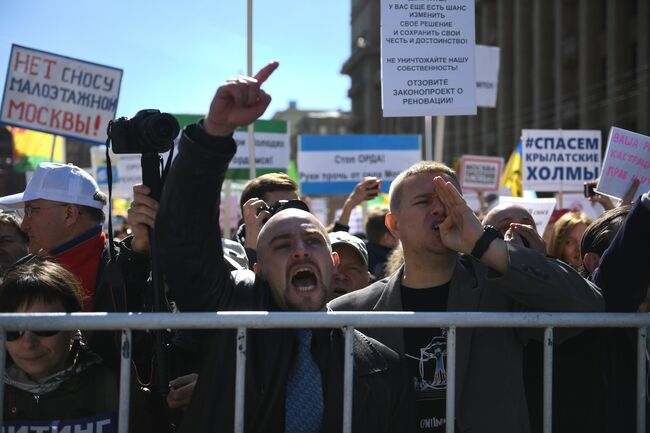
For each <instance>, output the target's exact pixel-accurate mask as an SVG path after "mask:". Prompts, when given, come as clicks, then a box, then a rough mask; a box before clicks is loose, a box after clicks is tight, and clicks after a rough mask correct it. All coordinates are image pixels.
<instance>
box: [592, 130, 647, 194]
mask: <svg viewBox="0 0 650 433" xmlns="http://www.w3.org/2000/svg"><path fill="white" fill-rule="evenodd" d="M632 179H639V189H638V190H637V193H636V197H635V199H638V198H639V196H640V195H641V194H643V193H644V192H646V191H648V190H650V137H647V136H645V135H641V134H637V133H636V132H631V131H626V130H625V129H621V128H612V129H611V130H610V131H609V138H608V140H607V152H606V153H605V163H604V164H603V172H602V175H601V177H600V180H599V182H598V185H597V186H596V191H598V192H599V193H601V194H605V195H609V196H611V197H616V198H622V197H623V196H624V195H625V193H626V192H627V190H628V189H629V188H630V185H632Z"/></svg>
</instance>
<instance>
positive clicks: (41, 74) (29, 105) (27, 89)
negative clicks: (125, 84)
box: [0, 45, 122, 144]
mask: <svg viewBox="0 0 650 433" xmlns="http://www.w3.org/2000/svg"><path fill="white" fill-rule="evenodd" d="M121 81H122V70H121V69H116V68H111V67H108V66H103V65H98V64H95V63H90V62H86V61H83V60H78V59H73V58H70V57H66V56H61V55H58V54H53V53H48V52H45V51H40V50H35V49H32V48H27V47H22V46H19V45H12V47H11V55H10V59H9V66H8V70H7V81H6V82H5V89H4V95H3V100H2V109H1V110H0V122H2V123H6V124H9V125H15V126H19V127H22V128H27V129H32V130H36V131H43V132H48V133H52V134H56V135H62V136H65V137H71V138H76V139H79V140H82V141H87V142H91V143H98V144H101V143H103V142H104V139H105V137H104V136H103V134H104V130H105V128H106V125H107V124H108V122H109V121H110V120H112V119H113V118H115V112H116V110H117V102H118V97H119V94H120V84H121Z"/></svg>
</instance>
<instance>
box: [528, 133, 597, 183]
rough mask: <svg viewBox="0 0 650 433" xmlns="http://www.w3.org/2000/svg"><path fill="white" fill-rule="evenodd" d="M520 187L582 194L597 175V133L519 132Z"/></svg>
mask: <svg viewBox="0 0 650 433" xmlns="http://www.w3.org/2000/svg"><path fill="white" fill-rule="evenodd" d="M521 135H522V137H521V140H522V170H523V188H524V189H532V190H535V191H552V192H555V191H565V192H566V191H582V189H583V185H584V182H586V181H589V180H596V179H598V176H599V175H600V143H601V136H600V131H588V130H585V131H583V130H573V131H572V130H543V129H524V130H523V131H522V134H521Z"/></svg>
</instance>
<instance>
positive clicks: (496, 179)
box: [460, 155, 503, 191]
mask: <svg viewBox="0 0 650 433" xmlns="http://www.w3.org/2000/svg"><path fill="white" fill-rule="evenodd" d="M502 167H503V158H494V157H488V156H478V155H463V157H462V158H461V160H460V186H461V188H462V189H463V191H465V190H473V191H498V190H499V183H500V181H501V169H502Z"/></svg>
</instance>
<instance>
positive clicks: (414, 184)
mask: <svg viewBox="0 0 650 433" xmlns="http://www.w3.org/2000/svg"><path fill="white" fill-rule="evenodd" d="M459 190H460V187H459V186H458V180H457V178H456V174H455V173H454V172H453V170H451V169H450V168H448V167H447V166H445V165H444V164H440V163H436V162H430V161H422V162H419V163H417V164H415V165H413V166H411V167H410V168H409V169H407V170H405V171H404V172H402V173H401V174H400V175H399V176H398V177H397V178H396V179H395V180H394V181H393V184H392V185H391V190H390V213H389V214H388V215H387V218H386V224H387V226H388V228H389V229H390V231H391V232H392V233H393V235H395V237H397V238H398V239H400V241H401V243H402V246H403V249H404V265H403V266H402V267H401V268H400V269H399V270H398V271H397V272H395V273H394V274H393V275H392V276H390V277H389V278H388V279H387V280H382V281H378V282H376V283H374V284H372V285H370V286H369V287H367V288H365V289H361V290H358V291H356V292H353V293H350V294H347V295H343V296H341V297H339V298H337V299H335V300H333V301H332V302H331V303H330V304H329V305H330V307H331V309H333V310H337V311H359V310H360V311H367V310H373V311H402V310H403V311H481V312H510V311H522V310H523V311H526V310H527V311H601V310H602V308H603V301H602V297H601V295H600V292H599V291H598V289H597V288H596V287H595V286H593V285H590V283H589V282H587V281H586V280H584V279H583V278H582V277H580V275H578V274H577V273H576V272H575V271H574V270H573V269H571V268H570V267H569V266H568V265H565V264H563V263H561V262H558V261H556V260H553V259H547V258H546V257H544V256H543V255H541V254H539V253H538V252H535V251H532V250H530V249H528V248H524V247H521V246H520V245H515V244H514V243H512V242H504V241H503V240H502V239H501V237H500V233H499V231H498V230H496V229H495V228H493V227H489V226H488V227H483V226H482V225H481V223H480V221H479V220H478V219H477V217H476V216H475V215H474V212H473V211H472V210H471V209H470V207H469V206H468V205H467V203H466V202H465V200H464V199H463V197H462V196H461V195H460V193H459ZM525 331H526V329H520V330H517V329H511V328H489V329H468V328H461V329H458V331H457V343H456V344H457V346H456V354H457V355H456V357H457V358H456V359H457V362H456V377H455V383H456V401H455V404H456V414H455V415H456V428H457V430H458V431H461V432H469V431H472V432H505V433H522V432H524V433H525V432H528V431H529V429H530V428H529V423H528V415H527V408H526V398H525V394H524V386H523V381H522V373H521V368H522V366H521V357H522V349H523V346H524V344H525V340H526V338H527V336H528V333H527V332H525ZM363 332H365V333H366V334H367V335H370V336H372V337H373V338H376V339H377V340H378V341H380V342H382V343H384V344H386V345H387V346H388V347H390V348H392V349H394V350H395V351H396V352H398V353H399V354H400V355H401V356H402V357H403V360H404V361H405V362H406V364H407V365H406V368H407V370H408V372H409V375H410V379H409V383H410V384H411V386H412V387H413V390H414V391H415V393H416V407H417V411H418V415H417V416H418V417H417V424H418V426H419V430H418V431H427V432H431V431H444V430H445V425H446V413H445V402H446V388H447V365H446V362H447V357H446V355H447V328H420V329H414V328H405V329H395V328H391V329H375V328H373V329H368V330H365V331H363Z"/></svg>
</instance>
